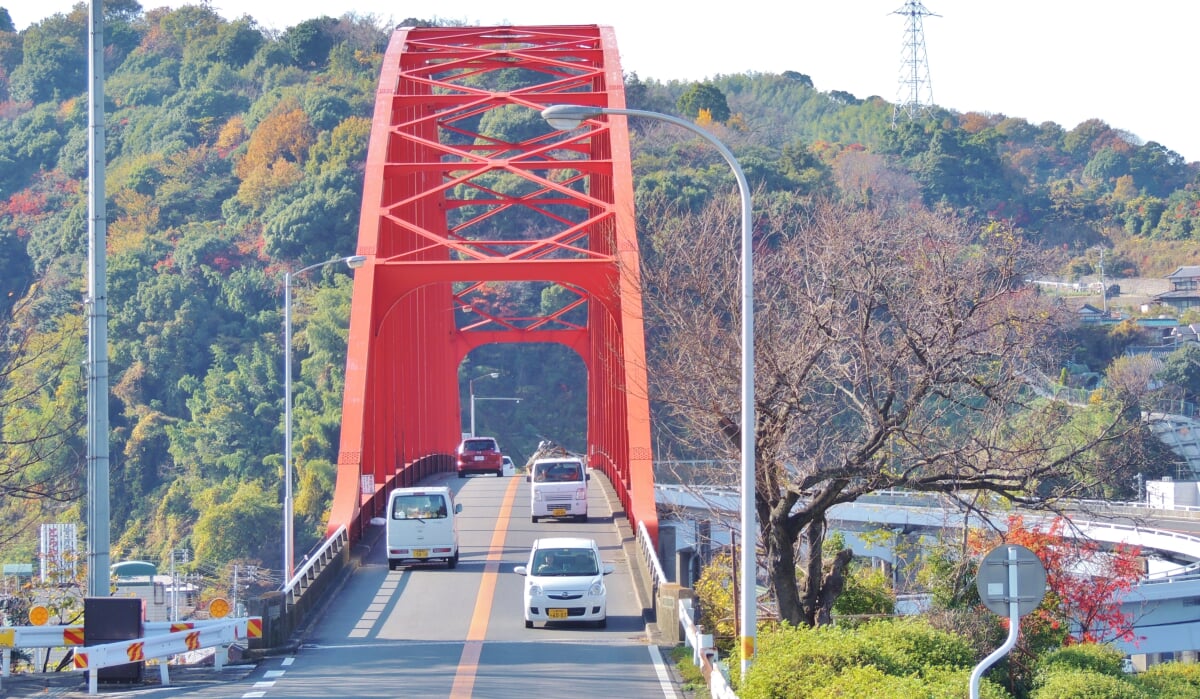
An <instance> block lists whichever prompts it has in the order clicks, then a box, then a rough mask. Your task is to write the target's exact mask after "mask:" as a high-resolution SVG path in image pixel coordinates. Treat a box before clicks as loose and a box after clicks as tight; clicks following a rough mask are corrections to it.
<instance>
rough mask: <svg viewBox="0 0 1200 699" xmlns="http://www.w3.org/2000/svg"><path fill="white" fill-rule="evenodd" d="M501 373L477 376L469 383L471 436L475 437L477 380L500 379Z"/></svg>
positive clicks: (494, 372) (495, 372)
mask: <svg viewBox="0 0 1200 699" xmlns="http://www.w3.org/2000/svg"><path fill="white" fill-rule="evenodd" d="M498 378H500V372H498V371H493V372H492V373H490V374H483V375H480V376H476V377H475V378H474V379H471V380H470V381H468V382H467V393H469V394H470V395H471V436H472V437H474V436H475V379H498Z"/></svg>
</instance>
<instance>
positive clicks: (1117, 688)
mask: <svg viewBox="0 0 1200 699" xmlns="http://www.w3.org/2000/svg"><path fill="white" fill-rule="evenodd" d="M1040 679H1041V681H1040V682H1039V684H1038V687H1037V689H1035V690H1033V692H1032V693H1031V694H1030V695H1029V697H1030V699H1150V697H1152V696H1154V697H1157V696H1158V695H1156V694H1155V695H1151V694H1148V693H1147V692H1146V691H1145V690H1143V689H1142V688H1141V687H1139V686H1138V685H1137V684H1136V683H1134V682H1131V681H1129V680H1128V679H1125V678H1123V677H1113V676H1111V675H1106V674H1103V673H1100V672H1096V671H1095V670H1078V669H1071V668H1067V667H1059V668H1057V669H1055V670H1054V671H1052V672H1050V673H1049V674H1047V675H1046V676H1045V677H1044V678H1040ZM1192 696H1195V695H1192Z"/></svg>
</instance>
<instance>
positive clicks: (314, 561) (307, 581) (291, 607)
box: [250, 526, 350, 648]
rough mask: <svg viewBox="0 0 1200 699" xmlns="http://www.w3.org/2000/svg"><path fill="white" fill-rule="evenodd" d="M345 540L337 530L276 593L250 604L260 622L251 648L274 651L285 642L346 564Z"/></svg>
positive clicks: (342, 529)
mask: <svg viewBox="0 0 1200 699" xmlns="http://www.w3.org/2000/svg"><path fill="white" fill-rule="evenodd" d="M349 541H350V540H349V532H348V531H347V530H346V527H345V526H341V527H338V528H337V530H336V531H335V532H334V533H333V535H332V536H330V537H329V538H327V539H325V541H324V542H322V544H321V547H320V548H318V549H317V550H316V551H314V552H313V553H312V555H310V556H309V557H308V559H307V560H306V561H305V562H304V565H302V566H300V569H299V570H297V571H296V574H295V575H293V576H292V579H291V580H288V581H287V582H286V583H284V585H283V587H282V588H281V589H280V590H279V591H278V592H273V593H267V594H265V595H263V596H262V597H259V598H258V599H257V600H252V601H251V602H250V606H251V608H252V609H253V611H254V613H255V615H257V616H261V617H262V619H263V631H262V637H261V638H260V639H258V643H254V642H253V641H252V642H251V646H252V647H259V646H261V647H263V648H277V647H279V646H282V645H284V644H285V643H287V641H288V639H289V638H290V637H291V635H292V632H294V631H295V630H296V629H297V628H299V626H300V625H301V624H302V623H303V622H304V619H305V618H306V617H307V616H308V613H309V612H310V611H312V609H313V608H314V607H316V605H317V604H318V603H319V602H320V600H321V597H322V595H323V594H324V593H325V591H326V590H327V589H329V587H330V586H331V585H332V584H333V583H334V581H336V580H337V578H338V577H339V576H340V574H341V572H342V571H343V570H345V568H346V565H347V564H348V563H349V562H350V545H349Z"/></svg>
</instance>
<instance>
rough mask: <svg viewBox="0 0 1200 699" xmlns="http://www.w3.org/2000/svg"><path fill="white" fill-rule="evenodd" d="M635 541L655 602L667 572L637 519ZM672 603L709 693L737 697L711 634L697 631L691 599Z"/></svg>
mask: <svg viewBox="0 0 1200 699" xmlns="http://www.w3.org/2000/svg"><path fill="white" fill-rule="evenodd" d="M637 543H638V550H639V551H640V552H641V554H642V557H643V558H644V562H645V564H646V567H647V568H648V569H649V570H650V578H651V590H650V598H651V599H652V600H654V604H655V605H657V604H658V600H659V597H658V593H659V591H660V590H661V589H662V588H663V587H664V586H665V585H666V584H667V583H668V582H670V581H669V580H667V574H666V573H665V572H664V571H663V567H662V563H661V562H660V561H659V560H658V553H657V551H656V550H655V547H654V542H653V541H652V540H651V539H650V533H649V532H647V531H646V527H645V525H643V524H642V523H641V522H638V525H637ZM676 604H677V605H678V609H677V610H676V611H677V614H678V622H679V625H680V627H681V628H682V629H683V637H684V643H685V644H686V645H687V647H688V648H691V649H692V662H693V663H694V664H695V665H696V667H698V668H700V671H701V672H702V673H703V675H704V680H705V682H707V683H708V692H709V694H710V695H711V696H712V697H713V699H737V694H735V693H734V691H733V688H732V687H730V686H729V680H728V678H727V677H726V676H725V672H726V670H725V667H724V665H723V664H722V663H720V662H718V658H717V649H716V646H714V645H713V637H712V634H702V633H700V628H699V627H698V626H697V625H696V622H695V611H694V607H693V605H692V600H691V599H683V598H680V599H678V600H677V602H676ZM656 616H657V618H659V619H670V620H671V621H672V623H674V620H675V616H674V615H670V614H663V615H656ZM672 637H674V634H672Z"/></svg>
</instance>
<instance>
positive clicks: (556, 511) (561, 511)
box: [554, 507, 567, 517]
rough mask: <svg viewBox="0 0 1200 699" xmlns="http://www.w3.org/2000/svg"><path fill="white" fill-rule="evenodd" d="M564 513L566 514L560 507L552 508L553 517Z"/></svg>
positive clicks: (561, 515) (563, 515)
mask: <svg viewBox="0 0 1200 699" xmlns="http://www.w3.org/2000/svg"><path fill="white" fill-rule="evenodd" d="M566 515H567V511H566V510H564V509H563V508H561V507H556V508H554V516H555V517H565V516H566Z"/></svg>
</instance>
